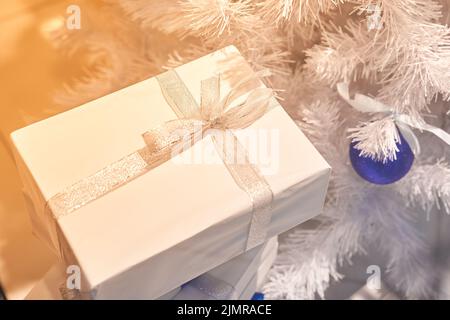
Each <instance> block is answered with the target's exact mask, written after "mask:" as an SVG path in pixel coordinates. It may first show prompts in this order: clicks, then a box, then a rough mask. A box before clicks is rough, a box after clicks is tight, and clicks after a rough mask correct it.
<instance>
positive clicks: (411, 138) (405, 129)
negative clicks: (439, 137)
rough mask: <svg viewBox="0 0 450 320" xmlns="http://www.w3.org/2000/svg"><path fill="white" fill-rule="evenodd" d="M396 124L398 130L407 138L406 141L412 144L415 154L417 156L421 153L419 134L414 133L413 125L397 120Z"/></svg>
mask: <svg viewBox="0 0 450 320" xmlns="http://www.w3.org/2000/svg"><path fill="white" fill-rule="evenodd" d="M396 125H397V128H398V130H399V131H400V133H401V134H402V136H403V138H405V140H406V142H407V143H408V145H409V146H410V148H411V151H412V152H413V153H414V155H416V156H417V155H419V154H420V143H419V139H417V136H416V135H415V134H414V132H413V131H412V129H411V127H410V126H408V125H406V124H404V123H402V122H400V121H397V122H396Z"/></svg>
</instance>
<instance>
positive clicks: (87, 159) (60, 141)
mask: <svg viewBox="0 0 450 320" xmlns="http://www.w3.org/2000/svg"><path fill="white" fill-rule="evenodd" d="M236 55H238V52H237V50H236V49H235V48H234V47H227V48H224V49H222V50H219V51H217V52H215V53H213V54H210V55H207V56H205V57H202V58H200V59H198V60H195V61H192V62H190V63H188V64H185V65H183V66H180V67H178V68H176V69H175V70H176V72H177V73H178V75H179V77H180V78H181V80H182V81H183V82H184V84H185V85H186V86H187V88H188V90H189V91H190V92H191V93H192V96H193V97H194V99H196V100H197V102H199V99H200V83H201V81H202V80H204V79H207V78H210V77H211V76H213V75H217V74H218V73H224V74H233V72H234V71H236V70H237V69H236V70H233V69H225V70H224V68H231V67H229V66H228V65H227V64H226V63H225V62H226V61H228V60H229V58H231V57H234V58H233V59H236ZM236 68H238V69H239V70H238V71H240V72H241V73H242V71H244V73H251V72H252V71H251V70H250V69H249V67H248V65H246V64H244V63H242V64H241V65H239V67H236ZM222 80H223V81H221V82H220V89H221V92H222V93H227V92H228V91H229V90H230V87H231V83H232V82H233V81H235V80H233V78H232V77H230V78H226V77H225V79H222ZM270 104H271V108H270V110H269V111H267V112H266V113H265V114H264V115H263V116H262V117H260V118H259V119H257V120H256V121H254V122H253V123H252V124H251V125H250V126H248V127H247V128H245V129H243V130H235V131H234V132H235V135H236V136H237V139H238V140H239V141H240V142H242V143H243V144H244V140H245V139H246V138H245V136H246V134H247V133H249V132H259V131H261V132H270V133H276V134H274V136H275V137H276V138H277V139H276V143H275V144H274V145H273V146H272V147H273V148H272V149H269V150H270V152H269V153H268V154H269V158H268V159H259V158H258V157H256V160H255V163H254V165H255V166H256V167H257V168H258V170H259V171H260V173H261V174H262V175H263V177H264V179H265V180H266V182H267V184H268V185H269V187H270V189H271V191H272V193H273V201H272V203H271V208H272V210H271V212H272V213H271V218H270V223H269V224H268V226H267V230H266V234H267V238H266V239H268V238H269V237H273V236H275V235H277V234H280V233H281V232H284V231H286V230H288V229H290V228H292V227H294V226H296V225H298V224H300V223H302V222H304V221H306V220H308V219H310V218H312V217H314V216H315V215H317V214H319V213H320V211H321V210H322V206H323V202H324V198H325V194H326V190H327V185H328V179H329V174H330V167H329V165H328V164H327V163H326V161H325V160H324V159H323V158H322V157H321V155H320V154H319V153H318V152H317V150H316V149H315V148H314V147H313V145H312V144H311V143H310V142H309V141H308V139H307V138H306V137H305V136H304V134H303V133H302V132H301V131H300V130H299V128H298V127H297V125H296V124H295V123H294V122H293V121H292V120H291V119H290V117H289V116H288V115H287V114H286V112H285V111H284V110H283V108H282V107H281V106H280V105H279V104H278V102H277V101H276V100H275V99H274V98H272V99H271V101H270ZM175 118H177V116H176V114H175V112H174V111H173V110H172V109H171V108H170V107H169V106H168V104H167V100H166V98H165V97H164V96H163V94H162V93H161V89H160V86H159V84H158V82H157V80H156V79H155V78H150V79H148V80H145V81H142V82H140V83H137V84H134V85H132V86H129V87H127V88H124V89H122V90H119V91H117V92H114V93H112V94H109V95H107V96H105V97H102V98H99V99H96V100H93V101H91V102H88V103H86V104H84V105H82V106H80V107H78V108H75V109H72V110H70V111H67V112H64V113H61V114H59V115H56V116H53V117H51V118H49V119H46V120H44V121H40V122H37V123H34V124H32V125H30V126H28V127H25V128H22V129H20V130H17V131H15V132H13V133H12V134H11V138H12V142H13V145H14V148H13V149H14V154H15V159H16V163H17V167H18V170H19V173H20V175H21V178H22V181H23V184H24V189H25V192H26V193H27V194H28V196H29V197H30V199H31V201H32V203H33V205H34V208H33V209H32V210H30V216H31V221H32V224H33V230H34V232H35V234H36V235H37V236H38V237H39V238H40V239H42V240H43V241H45V242H46V243H48V244H49V246H50V247H52V248H59V251H58V250H57V251H58V252H62V253H63V254H64V255H65V259H66V262H68V263H70V264H75V265H78V266H79V267H80V268H81V271H82V288H81V290H82V291H83V292H85V291H86V292H89V293H90V296H91V297H94V296H95V298H97V299H121V298H148V299H153V298H157V297H159V296H161V295H163V294H164V293H166V292H169V291H170V290H173V289H175V288H177V287H179V286H180V285H182V284H183V283H186V282H188V281H189V280H191V279H193V278H195V277H197V276H199V275H201V274H203V273H205V272H207V271H208V270H211V269H213V268H214V267H216V266H218V265H220V264H222V263H224V262H226V261H229V260H230V259H232V258H233V257H235V256H237V255H239V254H241V253H242V252H244V251H245V250H246V244H247V240H248V236H249V229H250V225H251V222H252V221H253V220H252V219H253V211H252V201H250V198H249V195H248V194H247V193H246V192H244V191H243V190H242V189H241V188H240V187H239V186H238V185H237V184H236V180H235V179H233V177H232V176H231V175H230V172H229V171H228V170H227V168H226V166H225V165H224V163H223V161H222V158H221V157H220V155H219V153H218V152H216V153H214V152H210V153H209V154H208V157H209V158H208V159H209V160H214V161H210V162H208V163H207V164H192V163H184V162H183V161H180V159H181V158H182V157H183V156H184V155H185V154H187V153H186V152H185V153H182V154H180V155H178V156H175V157H174V158H173V159H171V160H169V161H166V162H164V163H162V164H160V165H159V166H157V167H156V168H154V169H152V170H150V171H148V172H147V173H145V174H143V175H141V176H139V177H137V178H135V179H133V180H132V181H129V182H128V183H126V184H125V185H123V186H121V187H118V188H115V189H114V190H113V191H112V192H109V193H107V194H106V195H104V196H102V197H100V198H98V199H96V200H95V201H92V202H90V203H88V204H86V205H83V206H81V207H79V208H77V210H76V211H74V212H71V213H70V214H64V215H61V216H59V217H58V218H57V219H56V218H54V217H53V216H52V215H51V214H49V212H48V207H47V202H48V201H49V200H50V199H52V197H54V196H55V195H56V194H58V193H60V192H61V191H62V190H65V188H67V187H69V186H71V185H73V184H74V183H77V182H79V181H82V180H83V179H85V178H86V177H89V176H91V175H92V174H94V173H96V172H98V171H99V170H101V169H103V168H105V167H107V166H108V165H110V164H111V163H114V162H115V161H117V160H118V159H121V158H122V157H124V156H125V155H128V154H130V153H133V152H135V151H136V150H139V149H142V148H144V147H145V142H144V140H143V139H142V134H143V133H144V132H146V131H148V130H149V129H152V128H155V127H157V126H158V125H161V124H162V123H165V122H166V121H170V120H173V119H175ZM258 130H259V131H258ZM199 150H214V142H213V140H212V138H211V137H209V136H206V137H204V138H203V139H202V140H201V141H199V142H198V143H196V144H195V145H194V146H193V147H192V148H191V149H190V150H189V152H194V153H195V152H197V151H199ZM211 163H212V164H211ZM268 164H269V166H268ZM268 167H269V168H270V169H271V170H267V168H268ZM61 248H63V249H64V250H62V249H61Z"/></svg>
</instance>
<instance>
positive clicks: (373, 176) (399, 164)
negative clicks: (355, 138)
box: [350, 133, 414, 185]
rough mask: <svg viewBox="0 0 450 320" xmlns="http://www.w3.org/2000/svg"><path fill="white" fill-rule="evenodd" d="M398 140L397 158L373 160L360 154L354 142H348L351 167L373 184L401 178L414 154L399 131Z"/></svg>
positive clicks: (386, 182) (410, 164)
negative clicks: (384, 160)
mask: <svg viewBox="0 0 450 320" xmlns="http://www.w3.org/2000/svg"><path fill="white" fill-rule="evenodd" d="M399 136H400V141H399V142H398V143H397V148H398V150H399V151H398V152H397V159H396V160H393V161H390V160H387V161H386V162H384V163H383V161H381V160H380V161H377V160H373V159H372V158H370V157H363V156H360V155H359V153H360V150H358V149H356V148H355V145H356V142H352V143H351V144H350V161H351V163H352V166H353V169H355V171H356V173H358V174H359V175H360V176H361V177H362V178H363V179H365V180H367V181H369V182H371V183H374V184H380V185H384V184H390V183H393V182H396V181H398V180H400V179H401V178H403V177H404V176H405V175H406V174H407V173H408V172H409V170H410V169H411V166H412V164H413V162H414V154H413V152H412V150H411V147H410V146H409V144H408V143H407V142H406V140H405V138H403V136H402V135H401V134H400V133H399Z"/></svg>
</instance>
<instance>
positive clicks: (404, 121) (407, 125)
mask: <svg viewBox="0 0 450 320" xmlns="http://www.w3.org/2000/svg"><path fill="white" fill-rule="evenodd" d="M336 87H337V91H338V93H339V95H340V96H341V97H342V98H343V99H344V100H345V101H346V102H347V103H348V104H349V105H350V106H352V107H353V108H354V109H356V110H358V111H360V112H364V113H384V114H386V115H391V116H392V118H393V120H394V122H395V124H396V125H397V127H398V129H399V131H400V133H401V134H402V135H403V137H404V138H405V140H406V141H407V142H408V144H409V146H410V147H411V150H412V151H413V152H414V154H415V155H418V154H419V153H420V144H419V140H418V139H417V136H416V135H415V134H414V132H413V131H412V129H411V128H415V129H419V130H420V131H428V132H431V133H432V134H434V135H435V136H437V137H438V138H440V139H441V140H442V141H444V142H445V143H447V144H448V145H450V134H449V133H447V132H445V131H444V130H442V129H440V128H438V127H435V126H432V125H430V124H428V123H425V122H423V123H419V122H418V121H417V120H415V119H414V118H413V117H411V116H409V115H406V114H398V113H396V112H395V110H394V108H392V107H390V106H387V105H385V104H384V103H382V102H380V101H377V100H375V99H372V98H370V97H368V96H366V95H363V94H359V93H356V94H355V97H354V98H353V99H351V98H350V94H349V88H348V84H347V83H345V82H340V83H338V84H337V85H336Z"/></svg>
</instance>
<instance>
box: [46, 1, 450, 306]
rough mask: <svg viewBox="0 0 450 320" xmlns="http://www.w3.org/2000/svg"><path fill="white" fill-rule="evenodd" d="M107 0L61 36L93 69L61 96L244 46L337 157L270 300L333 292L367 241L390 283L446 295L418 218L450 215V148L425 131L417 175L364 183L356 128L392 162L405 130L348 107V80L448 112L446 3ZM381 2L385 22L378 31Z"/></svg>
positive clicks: (397, 106) (409, 110)
mask: <svg viewBox="0 0 450 320" xmlns="http://www.w3.org/2000/svg"><path fill="white" fill-rule="evenodd" d="M104 1H105V2H106V4H105V10H104V12H102V13H101V14H99V15H98V17H95V19H93V22H92V23H93V26H92V27H91V28H90V29H88V30H84V32H83V33H81V34H80V33H78V34H77V35H73V34H72V35H69V36H68V37H69V39H70V41H68V40H67V37H66V38H62V39H55V41H59V42H60V44H61V47H62V48H70V49H69V50H70V51H72V52H73V51H75V50H81V49H83V48H84V50H86V51H87V52H88V57H89V60H88V66H89V72H87V75H86V78H85V79H81V80H80V81H78V82H76V83H75V84H72V85H70V86H69V88H70V90H69V92H68V93H67V92H66V93H65V94H61V95H59V101H61V102H63V103H66V104H71V105H73V104H74V103H76V101H78V102H82V101H83V100H87V99H91V98H93V97H97V96H100V95H102V94H104V93H106V92H110V91H113V90H116V89H118V88H120V87H123V86H125V85H128V84H129V83H131V82H135V81H138V80H140V79H142V78H144V77H150V76H153V75H155V74H156V73H157V72H159V71H160V70H163V69H164V68H170V67H174V66H176V65H179V64H181V63H185V62H187V61H190V60H192V59H195V58H197V57H200V56H202V55H204V54H206V53H209V52H212V51H214V50H216V49H219V48H221V47H223V46H226V45H228V44H234V45H236V46H237V47H238V49H239V50H240V51H241V53H242V54H243V56H244V57H245V58H246V59H247V60H248V61H249V62H250V64H251V65H252V67H253V68H254V69H256V70H261V69H265V68H269V69H271V70H272V74H273V76H272V77H271V78H270V80H269V81H268V82H267V83H268V84H269V85H270V86H272V87H274V88H275V89H280V91H279V92H280V94H279V96H280V98H281V99H282V104H283V105H284V106H285V108H286V110H287V111H288V112H289V114H290V115H291V116H292V117H294V118H295V119H296V120H297V123H298V124H299V126H300V127H301V128H302V129H303V131H304V132H305V134H307V135H308V137H309V138H310V139H311V141H312V142H313V143H314V145H315V146H316V147H317V148H318V150H319V151H320V152H321V154H322V155H323V156H324V157H325V158H326V160H327V161H328V162H329V163H330V164H331V166H332V167H333V172H332V179H331V182H330V186H329V191H328V195H327V201H326V204H325V208H324V212H323V214H322V215H321V216H319V217H317V218H316V219H314V220H313V221H310V222H308V223H306V224H303V225H301V226H299V227H297V228H295V229H293V230H292V231H290V232H289V233H287V234H286V235H284V236H283V237H282V239H281V245H280V255H279V258H278V260H277V263H276V266H275V267H274V268H273V269H272V271H271V274H270V278H269V281H268V282H267V284H266V286H265V289H264V290H265V293H266V294H267V296H268V297H269V298H289V299H298V298H306V299H313V298H315V297H323V296H324V293H325V291H326V289H327V287H328V286H329V284H330V281H332V280H339V279H341V278H342V275H340V274H339V272H338V269H339V266H340V265H342V264H344V263H348V262H350V261H351V258H352V256H354V255H356V254H364V253H365V248H366V247H367V246H368V244H376V246H377V247H378V248H379V249H380V251H382V252H383V253H384V254H385V255H386V257H387V258H388V260H389V270H387V271H388V275H389V280H390V281H386V280H385V279H383V281H384V282H389V283H390V285H391V286H395V287H396V288H397V289H398V290H400V291H401V292H402V293H403V294H404V295H405V296H406V297H408V298H430V297H433V296H434V295H435V292H434V291H433V284H434V283H435V281H436V279H435V278H434V275H435V274H436V272H435V270H434V269H433V266H432V265H431V262H432V259H431V258H430V257H431V255H432V250H430V249H429V246H428V244H427V242H426V239H423V236H422V234H421V232H420V230H418V228H417V223H416V221H417V219H420V218H421V217H420V213H421V212H425V213H429V212H430V211H431V210H432V208H433V207H435V206H438V207H440V208H442V209H443V210H445V211H446V212H447V213H450V167H449V165H448V161H449V157H450V152H449V151H448V148H447V149H446V148H442V145H441V144H440V143H441V142H440V141H437V139H436V138H434V137H433V138H430V137H428V136H427V134H422V133H420V132H417V135H418V136H419V140H421V142H422V150H423V151H422V154H420V155H419V156H417V157H416V160H415V163H414V166H413V168H412V170H411V172H410V173H409V174H408V175H407V176H406V177H404V178H403V179H402V180H401V181H399V182H397V183H394V184H392V185H388V186H376V185H372V184H370V183H367V182H365V181H363V180H362V179H361V178H359V176H357V175H356V173H355V172H354V171H353V169H352V168H351V166H350V164H349V160H348V147H349V142H350V141H349V135H350V138H351V139H356V140H357V141H358V148H359V149H360V150H361V154H364V155H371V156H375V157H377V158H379V159H383V160H386V159H389V158H392V157H393V155H394V156H395V150H396V146H395V143H396V142H397V141H398V134H397V131H396V128H395V125H394V123H393V122H392V121H391V119H390V118H380V117H379V115H372V114H361V113H359V112H357V111H355V110H354V109H352V108H350V107H349V106H347V105H346V104H345V102H344V101H343V100H342V99H340V98H339V96H338V95H337V94H336V90H335V85H336V83H338V82H341V81H345V82H349V83H351V86H352V88H353V89H352V90H355V91H358V92H361V93H363V94H371V95H372V96H373V97H374V98H375V99H378V100H380V101H382V102H383V103H385V104H387V105H389V106H391V107H392V108H393V110H394V111H395V112H397V113H406V114H408V115H411V116H412V117H414V118H415V119H416V120H417V121H418V122H421V121H423V117H424V115H426V114H427V113H429V112H430V108H429V106H430V105H431V104H435V102H441V103H439V104H435V105H436V107H435V108H434V109H433V113H434V114H436V115H438V116H439V117H441V118H444V117H449V115H448V114H446V113H447V111H448V110H450V108H449V107H450V103H449V100H450V29H449V27H448V26H447V25H444V23H445V22H447V23H448V21H450V15H449V12H448V11H449V7H450V6H449V4H448V1H447V0H442V1H437V0H348V1H347V0H254V1H252V0H170V1H159V0H119V1H112V0H104ZM440 2H441V4H444V7H441V5H440ZM117 3H118V4H119V5H118V6H117ZM373 6H377V7H376V8H379V9H380V12H381V17H380V20H379V23H380V24H381V27H379V28H378V27H377V28H369V27H368V19H371V17H370V15H371V14H373V10H372V9H373V8H374V7H373ZM119 7H120V8H119ZM372 18H373V17H372ZM369 22H370V21H369ZM444 123H446V121H444ZM422 135H423V137H422Z"/></svg>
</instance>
